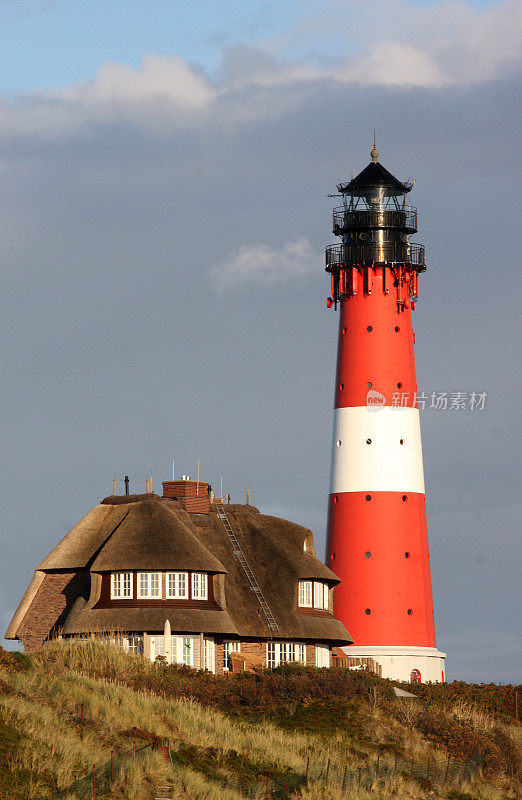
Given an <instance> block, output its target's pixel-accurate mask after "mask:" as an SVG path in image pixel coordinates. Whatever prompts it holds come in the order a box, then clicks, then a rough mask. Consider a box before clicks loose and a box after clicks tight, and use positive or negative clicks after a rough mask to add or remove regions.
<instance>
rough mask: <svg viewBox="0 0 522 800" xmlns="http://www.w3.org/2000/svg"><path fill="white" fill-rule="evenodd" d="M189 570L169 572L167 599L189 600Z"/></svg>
mask: <svg viewBox="0 0 522 800" xmlns="http://www.w3.org/2000/svg"><path fill="white" fill-rule="evenodd" d="M188 590H189V582H188V572H167V599H168V600H188Z"/></svg>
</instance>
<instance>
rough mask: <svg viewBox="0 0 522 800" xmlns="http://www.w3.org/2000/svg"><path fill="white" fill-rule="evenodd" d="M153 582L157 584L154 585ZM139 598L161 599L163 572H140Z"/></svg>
mask: <svg viewBox="0 0 522 800" xmlns="http://www.w3.org/2000/svg"><path fill="white" fill-rule="evenodd" d="M153 583H155V584H157V585H156V586H155V587H153ZM137 597H138V600H161V599H162V591H161V572H138V588H137Z"/></svg>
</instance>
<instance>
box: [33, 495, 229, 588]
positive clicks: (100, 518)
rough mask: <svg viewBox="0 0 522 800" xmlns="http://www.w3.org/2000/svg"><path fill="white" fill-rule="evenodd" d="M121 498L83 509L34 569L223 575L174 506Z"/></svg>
mask: <svg viewBox="0 0 522 800" xmlns="http://www.w3.org/2000/svg"><path fill="white" fill-rule="evenodd" d="M120 499H121V498H117V500H120ZM123 499H125V500H127V501H128V502H126V503H114V498H112V497H110V498H107V499H106V500H103V501H102V504H101V505H99V506H97V507H96V508H93V509H92V511H89V513H88V514H87V515H86V516H85V517H84V518H83V519H82V520H81V521H80V522H79V523H78V525H76V526H75V527H74V528H73V529H72V530H71V531H70V533H68V534H67V536H66V537H65V538H64V539H62V541H61V542H60V544H59V545H58V546H57V547H55V548H54V550H53V551H52V552H51V553H50V554H49V555H48V556H47V558H44V560H43V561H42V563H41V564H40V566H39V567H38V569H43V570H47V569H72V568H80V567H87V566H88V567H90V568H91V570H92V571H93V572H109V571H113V570H133V569H141V570H154V569H158V570H166V569H184V570H201V571H202V572H226V569H225V568H224V567H223V565H222V564H221V563H220V562H219V561H218V559H217V558H215V556H213V555H212V553H211V552H210V550H208V549H207V548H206V547H205V546H204V545H202V544H201V542H200V541H199V540H198V539H197V537H196V536H194V533H193V531H192V530H191V527H192V526H191V525H190V517H189V515H188V514H186V513H185V512H183V511H181V513H179V511H180V510H179V505H178V504H177V503H176V504H175V503H173V502H172V501H170V503H169V502H168V501H164V500H162V499H161V498H159V497H158V496H157V495H155V494H144V495H130V496H127V497H124V498H123ZM187 523H188V524H187Z"/></svg>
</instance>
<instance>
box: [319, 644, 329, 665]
mask: <svg viewBox="0 0 522 800" xmlns="http://www.w3.org/2000/svg"><path fill="white" fill-rule="evenodd" d="M315 666H316V667H319V668H328V667H329V666H330V648H329V647H328V645H327V644H316V645H315Z"/></svg>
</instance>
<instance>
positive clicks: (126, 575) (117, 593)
mask: <svg viewBox="0 0 522 800" xmlns="http://www.w3.org/2000/svg"><path fill="white" fill-rule="evenodd" d="M111 600H132V572H113V573H112V574H111Z"/></svg>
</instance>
